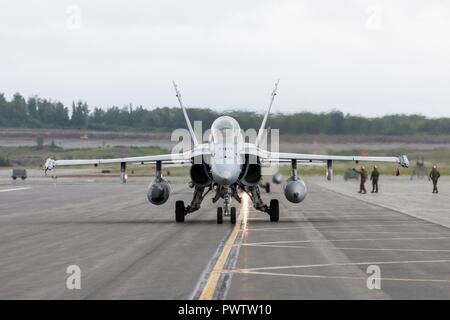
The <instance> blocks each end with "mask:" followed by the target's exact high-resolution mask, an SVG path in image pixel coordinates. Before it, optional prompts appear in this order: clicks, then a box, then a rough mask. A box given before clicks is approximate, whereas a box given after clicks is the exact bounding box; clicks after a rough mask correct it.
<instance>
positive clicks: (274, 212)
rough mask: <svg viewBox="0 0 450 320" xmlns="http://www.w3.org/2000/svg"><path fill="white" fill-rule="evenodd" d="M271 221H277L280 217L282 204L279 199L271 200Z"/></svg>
mask: <svg viewBox="0 0 450 320" xmlns="http://www.w3.org/2000/svg"><path fill="white" fill-rule="evenodd" d="M269 214H270V221H272V222H277V221H278V220H279V219H280V205H279V203H278V200H277V199H272V200H270V213H269Z"/></svg>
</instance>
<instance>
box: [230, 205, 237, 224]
mask: <svg viewBox="0 0 450 320" xmlns="http://www.w3.org/2000/svg"><path fill="white" fill-rule="evenodd" d="M230 223H231V224H236V208H235V207H231V212H230Z"/></svg>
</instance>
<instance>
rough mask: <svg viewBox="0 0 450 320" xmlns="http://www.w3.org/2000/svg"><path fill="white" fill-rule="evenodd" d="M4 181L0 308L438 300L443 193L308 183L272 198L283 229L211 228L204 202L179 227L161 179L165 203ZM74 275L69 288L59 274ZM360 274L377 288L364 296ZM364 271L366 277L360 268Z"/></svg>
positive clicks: (449, 211) (94, 184) (444, 233)
mask: <svg viewBox="0 0 450 320" xmlns="http://www.w3.org/2000/svg"><path fill="white" fill-rule="evenodd" d="M117 180H118V179H111V178H80V179H73V178H66V179H61V178H60V179H58V180H57V181H56V182H55V181H54V180H52V179H48V178H47V179H42V178H33V177H30V179H29V180H26V181H25V182H23V181H16V182H14V183H13V182H11V181H9V179H7V178H6V177H0V298H2V299H17V298H24V299H57V298H61V299H119V298H120V299H185V298H188V299H189V298H194V299H197V298H201V299H413V298H418V299H431V298H436V299H444V298H445V299H449V298H450V230H449V225H448V224H447V223H448V216H450V201H449V196H450V181H449V180H447V179H446V178H443V179H442V180H441V183H440V184H441V193H439V194H438V195H432V194H431V189H430V185H429V184H430V183H429V182H428V181H426V180H423V181H409V180H407V179H406V178H402V177H400V178H384V179H383V180H382V181H381V182H380V187H381V191H382V193H380V194H367V195H359V194H357V193H356V190H357V184H356V183H355V182H344V181H343V180H342V178H339V177H336V180H335V181H333V182H331V183H330V182H327V181H325V180H324V178H323V177H306V178H305V182H306V183H307V186H308V188H309V194H308V196H307V198H306V200H305V202H304V203H302V204H299V205H294V204H290V203H289V202H287V201H286V200H285V199H284V196H283V195H282V191H281V187H280V186H275V187H273V192H272V193H271V194H264V198H265V199H266V200H269V199H270V198H272V197H274V198H278V199H280V222H278V223H271V222H269V219H268V216H267V215H265V214H262V213H259V212H256V211H255V210H254V209H252V208H251V206H250V203H249V201H247V200H245V201H244V202H243V204H242V206H241V207H240V214H239V218H238V223H237V224H236V226H231V225H229V223H228V220H227V219H224V224H223V225H217V224H216V219H215V212H216V207H215V205H213V204H212V203H211V201H210V198H208V199H206V200H205V201H204V204H203V207H202V209H201V210H200V211H198V212H197V213H194V214H192V215H190V216H188V217H187V218H186V222H185V223H184V224H176V223H175V222H174V202H175V200H178V199H182V200H185V201H189V200H190V197H191V189H189V188H188V187H187V185H186V181H185V179H180V178H172V180H173V181H172V184H171V185H172V194H171V198H170V200H169V201H168V202H167V203H166V204H164V205H163V206H161V207H156V206H152V205H150V204H149V203H148V201H147V199H146V188H147V184H148V181H147V180H148V179H144V178H136V179H133V180H131V181H129V183H127V184H126V185H122V184H120V183H118V181H117ZM69 265H78V266H79V267H80V268H81V289H80V290H68V289H67V287H66V280H67V277H68V276H69V275H68V274H67V273H66V269H67V267H68V266H69ZM369 266H376V267H377V268H378V269H379V271H380V274H379V277H380V278H381V280H380V286H381V288H380V289H376V288H375V289H369V288H368V286H367V279H368V277H369V276H370V275H371V273H370V272H369V273H368V272H367V271H368V267H369ZM370 270H372V269H370Z"/></svg>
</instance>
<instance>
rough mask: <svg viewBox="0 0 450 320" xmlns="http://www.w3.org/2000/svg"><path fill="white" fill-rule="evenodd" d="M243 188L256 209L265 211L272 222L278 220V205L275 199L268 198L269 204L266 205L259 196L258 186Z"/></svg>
mask: <svg viewBox="0 0 450 320" xmlns="http://www.w3.org/2000/svg"><path fill="white" fill-rule="evenodd" d="M244 190H245V192H246V193H247V194H248V195H249V196H250V199H251V200H252V202H253V206H254V208H255V209H256V210H259V211H262V212H266V213H267V214H268V215H269V217H270V221H272V222H278V221H279V220H280V205H279V202H278V200H277V199H272V200H270V206H268V205H267V204H265V203H264V202H263V200H262V198H261V192H260V190H259V186H250V187H245V188H244Z"/></svg>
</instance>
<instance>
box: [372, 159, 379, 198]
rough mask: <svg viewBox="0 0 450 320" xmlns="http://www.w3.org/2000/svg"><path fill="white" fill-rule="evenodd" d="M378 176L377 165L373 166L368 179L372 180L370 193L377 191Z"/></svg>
mask: <svg viewBox="0 0 450 320" xmlns="http://www.w3.org/2000/svg"><path fill="white" fill-rule="evenodd" d="M378 178H380V171H378V166H374V167H373V170H372V173H371V174H370V180H372V193H374V192H375V193H378Z"/></svg>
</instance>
